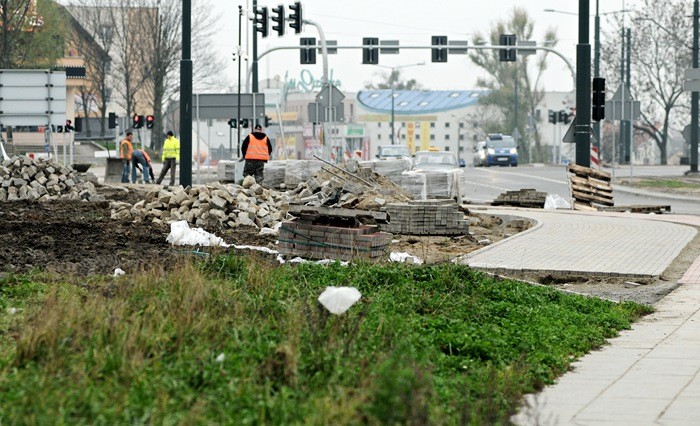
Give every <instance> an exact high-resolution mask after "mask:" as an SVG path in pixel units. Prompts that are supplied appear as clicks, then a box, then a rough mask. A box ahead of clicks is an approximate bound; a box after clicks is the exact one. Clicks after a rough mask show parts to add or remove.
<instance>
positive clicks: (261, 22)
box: [253, 7, 268, 37]
mask: <svg viewBox="0 0 700 426" xmlns="http://www.w3.org/2000/svg"><path fill="white" fill-rule="evenodd" d="M253 22H254V25H255V31H257V32H259V33H260V34H262V36H263V37H267V34H268V21H267V8H266V7H256V8H255V18H254V19H253Z"/></svg>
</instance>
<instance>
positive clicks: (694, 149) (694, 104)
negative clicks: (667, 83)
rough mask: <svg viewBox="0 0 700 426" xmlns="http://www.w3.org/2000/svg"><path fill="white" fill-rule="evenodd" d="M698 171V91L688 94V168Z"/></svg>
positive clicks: (695, 41)
mask: <svg viewBox="0 0 700 426" xmlns="http://www.w3.org/2000/svg"><path fill="white" fill-rule="evenodd" d="M698 15H699V13H698V0H695V2H694V4H693V68H698V19H700V16H698ZM688 173H693V174H695V173H698V92H692V93H691V95H690V170H689V172H688Z"/></svg>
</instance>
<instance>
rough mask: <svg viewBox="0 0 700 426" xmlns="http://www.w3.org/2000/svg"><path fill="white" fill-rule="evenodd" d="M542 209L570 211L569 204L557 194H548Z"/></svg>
mask: <svg viewBox="0 0 700 426" xmlns="http://www.w3.org/2000/svg"><path fill="white" fill-rule="evenodd" d="M544 208H545V209H547V210H553V209H568V210H571V204H570V203H569V202H568V201H566V199H564V198H562V197H560V196H559V195H557V194H549V195H547V198H545V200H544Z"/></svg>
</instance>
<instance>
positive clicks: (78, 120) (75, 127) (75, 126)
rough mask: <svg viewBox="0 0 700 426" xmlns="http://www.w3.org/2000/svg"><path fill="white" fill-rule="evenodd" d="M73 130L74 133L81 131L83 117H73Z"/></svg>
mask: <svg viewBox="0 0 700 426" xmlns="http://www.w3.org/2000/svg"><path fill="white" fill-rule="evenodd" d="M73 130H75V131H76V132H82V131H83V117H75V123H74V124H73Z"/></svg>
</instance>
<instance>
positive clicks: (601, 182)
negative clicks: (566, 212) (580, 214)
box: [566, 164, 615, 211]
mask: <svg viewBox="0 0 700 426" xmlns="http://www.w3.org/2000/svg"><path fill="white" fill-rule="evenodd" d="M566 171H568V172H569V173H571V175H570V176H569V182H570V183H571V197H572V198H573V200H574V210H590V211H596V210H598V208H597V206H595V205H594V204H600V205H602V206H606V207H609V206H614V205H615V203H614V201H613V193H612V186H611V185H610V178H611V176H610V173H608V172H604V171H601V170H595V169H592V168H590V167H583V166H579V165H577V164H569V165H568V167H567V168H566Z"/></svg>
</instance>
